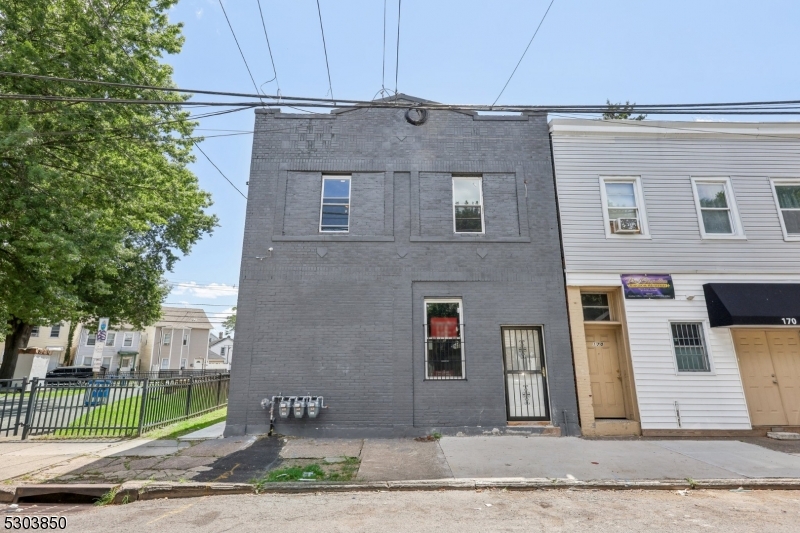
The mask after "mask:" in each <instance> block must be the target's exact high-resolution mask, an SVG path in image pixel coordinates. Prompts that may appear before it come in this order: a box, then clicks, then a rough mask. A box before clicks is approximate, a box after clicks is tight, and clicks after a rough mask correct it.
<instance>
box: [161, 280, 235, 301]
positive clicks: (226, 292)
mask: <svg viewBox="0 0 800 533" xmlns="http://www.w3.org/2000/svg"><path fill="white" fill-rule="evenodd" d="M238 292H239V288H238V287H236V286H235V285H228V284H226V283H209V284H208V285H200V284H198V283H197V282H194V281H190V282H186V283H176V284H175V285H173V286H172V295H174V296H182V295H186V296H192V297H195V298H220V297H226V296H236V295H237V294H238Z"/></svg>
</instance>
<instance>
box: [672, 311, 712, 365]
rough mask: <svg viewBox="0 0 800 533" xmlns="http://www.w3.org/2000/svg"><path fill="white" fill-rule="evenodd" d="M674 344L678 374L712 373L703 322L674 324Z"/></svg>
mask: <svg viewBox="0 0 800 533" xmlns="http://www.w3.org/2000/svg"><path fill="white" fill-rule="evenodd" d="M671 326H672V344H673V346H674V349H675V358H676V360H677V362H678V372H710V371H711V366H710V364H709V361H708V350H707V348H706V341H705V336H704V335H703V323H702V322H673V323H672V324H671Z"/></svg>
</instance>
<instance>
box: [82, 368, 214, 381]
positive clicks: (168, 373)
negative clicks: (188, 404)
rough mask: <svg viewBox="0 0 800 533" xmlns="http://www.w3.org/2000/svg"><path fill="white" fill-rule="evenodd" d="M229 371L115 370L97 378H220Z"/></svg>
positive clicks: (100, 374) (98, 374)
mask: <svg viewBox="0 0 800 533" xmlns="http://www.w3.org/2000/svg"><path fill="white" fill-rule="evenodd" d="M227 373H228V371H227V370H225V371H220V370H210V369H205V370H195V369H189V370H153V371H134V370H119V369H117V370H114V371H106V372H101V373H96V374H95V377H103V378H140V379H144V378H150V379H157V378H188V377H199V376H218V375H219V374H227Z"/></svg>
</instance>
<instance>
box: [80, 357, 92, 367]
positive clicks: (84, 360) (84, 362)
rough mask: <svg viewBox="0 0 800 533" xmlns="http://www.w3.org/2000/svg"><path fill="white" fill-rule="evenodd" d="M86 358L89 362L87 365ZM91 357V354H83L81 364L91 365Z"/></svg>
mask: <svg viewBox="0 0 800 533" xmlns="http://www.w3.org/2000/svg"><path fill="white" fill-rule="evenodd" d="M87 359H88V360H89V364H88V365H87V364H86V360H87ZM92 359H93V358H92V356H91V355H84V356H83V361H81V366H92Z"/></svg>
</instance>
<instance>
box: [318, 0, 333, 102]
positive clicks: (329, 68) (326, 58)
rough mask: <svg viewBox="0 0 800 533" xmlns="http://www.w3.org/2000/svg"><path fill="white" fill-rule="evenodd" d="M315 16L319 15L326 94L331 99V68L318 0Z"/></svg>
mask: <svg viewBox="0 0 800 533" xmlns="http://www.w3.org/2000/svg"><path fill="white" fill-rule="evenodd" d="M317 14H318V15H319V31H320V32H321V33H322V49H323V50H324V51H325V68H326V69H327V71H328V92H329V93H330V95H331V99H333V84H332V83H331V67H330V65H329V64H328V46H327V45H326V44H325V29H324V28H323V27H322V10H321V9H320V7H319V0H317Z"/></svg>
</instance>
